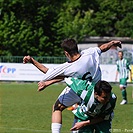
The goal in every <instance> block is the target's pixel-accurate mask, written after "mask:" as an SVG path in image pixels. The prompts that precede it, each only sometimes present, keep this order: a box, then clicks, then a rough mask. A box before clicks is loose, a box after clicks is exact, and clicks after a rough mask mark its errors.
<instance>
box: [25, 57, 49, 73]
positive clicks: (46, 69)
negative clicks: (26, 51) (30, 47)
mask: <svg viewBox="0 0 133 133" xmlns="http://www.w3.org/2000/svg"><path fill="white" fill-rule="evenodd" d="M28 62H29V63H32V64H33V65H34V66H36V67H37V68H38V69H39V70H40V71H42V72H43V73H46V72H47V71H48V68H47V67H45V66H44V65H42V64H41V63H39V62H38V61H36V60H35V59H34V58H32V57H31V56H29V55H28V56H24V58H23V63H24V64H25V63H28Z"/></svg>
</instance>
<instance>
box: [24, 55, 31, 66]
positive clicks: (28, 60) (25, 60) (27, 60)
mask: <svg viewBox="0 0 133 133" xmlns="http://www.w3.org/2000/svg"><path fill="white" fill-rule="evenodd" d="M28 62H32V58H31V56H29V55H28V56H24V58H23V63H24V64H25V63H28Z"/></svg>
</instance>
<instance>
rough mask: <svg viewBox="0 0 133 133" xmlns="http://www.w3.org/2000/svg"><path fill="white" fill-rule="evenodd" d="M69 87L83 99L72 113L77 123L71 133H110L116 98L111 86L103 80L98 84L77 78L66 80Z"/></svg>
mask: <svg viewBox="0 0 133 133" xmlns="http://www.w3.org/2000/svg"><path fill="white" fill-rule="evenodd" d="M65 82H66V83H67V85H68V86H69V87H70V88H71V89H72V90H73V91H74V92H75V93H76V94H77V95H78V96H79V97H80V98H81V99H82V103H81V105H79V106H78V107H77V109H75V110H73V111H72V112H73V113H74V115H75V116H76V118H77V123H75V125H74V126H73V127H72V128H71V131H74V130H78V133H94V132H95V133H110V132H111V121H112V118H113V114H114V113H113V110H114V108H115V104H116V99H117V98H116V96H115V94H114V93H112V92H111V90H112V87H111V85H110V84H109V83H108V82H106V81H103V80H99V81H98V82H97V83H96V84H94V83H91V82H89V81H86V80H81V79H77V78H65Z"/></svg>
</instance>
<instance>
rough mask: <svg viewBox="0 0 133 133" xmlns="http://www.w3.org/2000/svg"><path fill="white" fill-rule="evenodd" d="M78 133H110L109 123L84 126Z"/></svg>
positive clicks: (107, 121)
mask: <svg viewBox="0 0 133 133" xmlns="http://www.w3.org/2000/svg"><path fill="white" fill-rule="evenodd" d="M78 133H111V121H110V120H105V121H103V122H100V123H97V124H94V125H90V126H85V127H83V128H82V129H80V130H79V131H78Z"/></svg>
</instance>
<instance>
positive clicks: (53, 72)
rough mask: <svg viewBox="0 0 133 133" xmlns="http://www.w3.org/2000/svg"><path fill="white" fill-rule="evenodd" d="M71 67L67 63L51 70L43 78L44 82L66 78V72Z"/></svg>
mask: <svg viewBox="0 0 133 133" xmlns="http://www.w3.org/2000/svg"><path fill="white" fill-rule="evenodd" d="M69 66H71V64H70V63H67V62H66V63H63V64H61V65H58V66H56V67H53V68H50V69H49V70H48V71H47V73H46V74H45V76H44V77H43V79H42V81H47V80H51V79H53V78H55V77H57V76H66V75H65V71H66V69H67V68H68V67H69Z"/></svg>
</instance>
